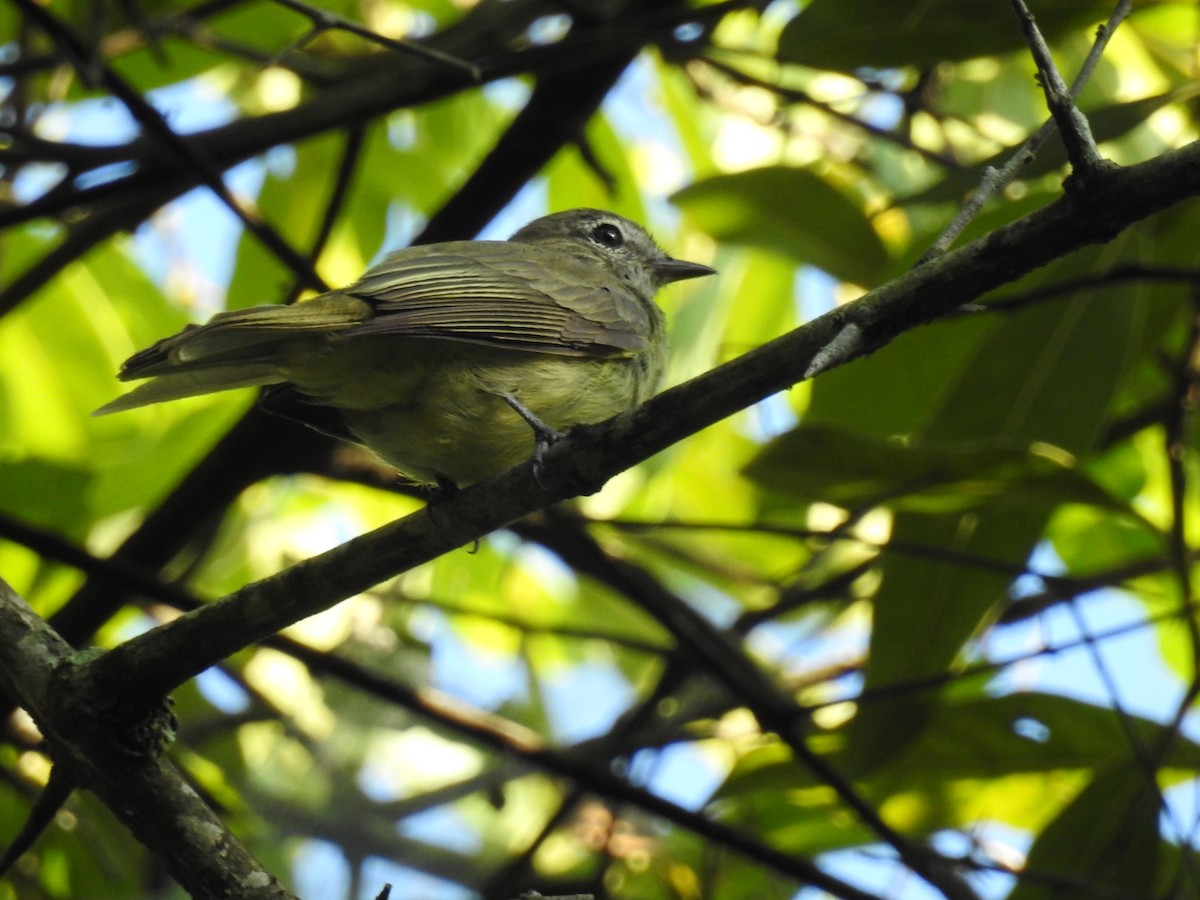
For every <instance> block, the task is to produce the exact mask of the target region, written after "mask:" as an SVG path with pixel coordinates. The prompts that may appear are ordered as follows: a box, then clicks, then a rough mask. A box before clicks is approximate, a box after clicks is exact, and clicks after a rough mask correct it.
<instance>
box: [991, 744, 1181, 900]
mask: <svg viewBox="0 0 1200 900" xmlns="http://www.w3.org/2000/svg"><path fill="white" fill-rule="evenodd" d="M1158 814H1159V805H1158V793H1157V791H1156V790H1154V789H1153V787H1152V786H1151V785H1150V784H1149V783H1148V781H1147V778H1146V774H1145V772H1144V770H1143V767H1142V766H1140V765H1138V764H1136V763H1134V762H1132V761H1126V762H1121V763H1118V764H1116V765H1111V766H1108V767H1105V768H1102V769H1101V770H1100V771H1099V772H1098V773H1097V774H1096V776H1095V777H1094V778H1093V779H1092V781H1091V783H1089V784H1088V786H1087V787H1086V788H1084V789H1083V790H1082V791H1081V792H1080V794H1079V796H1078V797H1076V798H1075V800H1074V802H1072V803H1071V804H1070V805H1069V806H1068V807H1067V808H1066V809H1064V810H1063V811H1062V812H1061V813H1059V815H1058V816H1057V817H1056V818H1055V819H1054V821H1053V822H1051V823H1050V824H1049V825H1048V826H1047V827H1046V829H1045V830H1044V831H1043V832H1042V833H1041V835H1040V836H1039V837H1038V839H1037V842H1036V843H1034V845H1033V847H1032V849H1031V850H1030V851H1029V856H1028V858H1027V859H1026V862H1025V868H1026V871H1028V872H1029V873H1031V875H1033V876H1036V875H1041V876H1050V877H1048V878H1046V879H1045V880H1043V879H1041V878H1036V877H1030V878H1028V879H1022V880H1021V881H1019V882H1018V884H1017V886H1016V888H1014V889H1013V891H1012V893H1011V894H1009V895H1008V900H1091V898H1093V897H1097V896H1105V894H1106V893H1107V892H1108V891H1114V892H1120V894H1121V896H1134V897H1152V896H1155V892H1154V889H1153V888H1154V883H1155V870H1156V863H1157V860H1158V850H1159V845H1160V841H1159V833H1158ZM1054 875H1060V876H1062V878H1063V880H1062V881H1054V880H1053V878H1052V876H1054Z"/></svg>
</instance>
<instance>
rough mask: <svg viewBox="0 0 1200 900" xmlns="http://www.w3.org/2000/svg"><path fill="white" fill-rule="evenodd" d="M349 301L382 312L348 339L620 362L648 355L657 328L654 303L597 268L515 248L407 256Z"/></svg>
mask: <svg viewBox="0 0 1200 900" xmlns="http://www.w3.org/2000/svg"><path fill="white" fill-rule="evenodd" d="M468 248H469V249H468ZM344 293H346V294H349V295H351V296H353V297H356V298H358V299H360V300H364V301H366V302H367V303H369V304H370V305H371V307H372V308H373V309H374V315H372V316H371V317H369V318H368V319H366V320H365V321H363V322H361V323H359V324H357V325H355V326H353V327H352V328H350V329H348V330H346V331H345V332H343V335H344V336H346V337H348V338H349V337H354V336H356V335H378V334H400V335H409V336H414V337H431V338H442V339H447V340H457V341H468V342H471V343H478V344H485V345H489V346H496V347H509V348H513V349H522V350H533V351H537V352H541V353H557V354H563V355H569V356H616V355H623V354H627V353H632V352H636V351H638V350H641V349H642V348H644V347H645V346H646V343H647V340H648V338H649V335H650V334H652V333H653V330H654V329H655V328H656V327H657V323H656V322H655V321H654V319H653V313H652V312H651V311H650V309H648V304H646V303H643V302H642V301H640V300H639V299H638V297H637V296H636V295H635V294H634V293H633V292H632V291H631V290H630V289H629V288H628V287H626V286H625V285H624V284H623V283H622V282H620V280H619V279H617V277H616V276H615V275H609V274H608V273H607V270H605V269H603V268H599V267H597V266H596V264H595V263H592V262H589V261H587V260H580V259H576V258H575V257H573V256H571V255H570V254H569V253H566V252H564V251H562V250H557V249H553V248H549V249H547V248H542V247H538V246H536V245H530V244H514V243H510V242H507V241H487V242H471V243H469V244H468V243H464V244H461V245H459V244H444V245H441V246H440V247H439V248H438V249H437V250H436V251H431V250H430V248H421V247H413V248H409V249H406V250H401V251H399V252H397V253H393V254H391V255H390V256H388V257H387V258H385V259H384V260H383V262H382V263H380V264H379V265H378V266H376V267H374V268H373V269H371V270H370V271H368V272H367V273H366V274H365V275H363V277H362V278H361V279H359V281H358V282H356V283H355V284H353V285H351V286H350V287H349V288H346V289H345V291H344Z"/></svg>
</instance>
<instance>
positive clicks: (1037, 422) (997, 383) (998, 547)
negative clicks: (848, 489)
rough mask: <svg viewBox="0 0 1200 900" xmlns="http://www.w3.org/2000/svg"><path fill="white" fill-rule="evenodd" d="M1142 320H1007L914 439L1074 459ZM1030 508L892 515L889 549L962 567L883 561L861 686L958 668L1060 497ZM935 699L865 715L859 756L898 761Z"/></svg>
mask: <svg viewBox="0 0 1200 900" xmlns="http://www.w3.org/2000/svg"><path fill="white" fill-rule="evenodd" d="M1120 243H1121V242H1118V245H1117V246H1116V247H1109V248H1107V249H1106V250H1104V251H1100V252H1093V253H1085V254H1081V255H1080V256H1079V257H1077V258H1076V259H1075V260H1073V261H1072V263H1071V265H1070V266H1064V268H1077V267H1078V266H1080V265H1081V264H1083V265H1085V266H1086V265H1092V266H1107V265H1108V264H1110V262H1111V259H1109V257H1110V256H1113V255H1115V254H1116V253H1117V252H1118V250H1119V244H1120ZM1062 274H1063V273H1062V272H1061V271H1060V272H1059V273H1058V275H1059V276H1060V277H1061V276H1062ZM1141 322H1142V317H1141V311H1140V304H1139V303H1138V302H1130V300H1129V298H1126V297H1110V296H1097V297H1093V296H1091V295H1090V294H1089V293H1087V292H1081V293H1080V294H1078V295H1076V296H1074V297H1072V298H1071V299H1069V300H1063V301H1061V302H1058V303H1054V304H1046V305H1043V306H1040V307H1036V306H1035V307H1030V308H1027V309H1025V310H1023V311H1022V312H1021V313H1019V314H1016V315H1013V316H1011V317H1010V318H1008V319H1006V320H1005V321H1003V322H1002V323H1001V324H1000V326H999V327H998V328H996V330H994V331H993V332H992V333H991V334H990V335H989V337H988V340H987V341H985V342H984V343H983V344H982V345H981V346H980V348H979V350H978V352H977V353H976V354H975V357H974V359H973V360H972V361H971V364H970V365H969V366H967V367H965V368H964V369H962V370H961V371H959V372H958V375H957V382H956V383H955V384H954V386H953V387H952V388H951V389H950V391H949V393H948V394H947V395H946V397H945V399H944V400H943V402H942V404H941V407H940V409H939V410H938V411H937V413H936V414H935V416H934V417H933V419H932V420H931V421H930V422H929V424H928V425H927V426H926V427H924V428H923V429H922V430H921V431H920V432H919V436H918V437H917V438H916V439H915V442H917V443H920V444H921V445H923V446H929V447H938V446H944V445H946V444H947V443H949V444H951V445H953V444H954V443H959V442H977V443H978V444H979V445H980V446H988V445H999V446H1005V445H1009V446H1011V445H1012V444H1013V443H1014V442H1025V443H1030V444H1032V443H1033V442H1042V443H1045V444H1050V445H1054V446H1057V447H1059V448H1061V449H1062V450H1065V451H1066V452H1068V453H1071V454H1075V455H1081V454H1082V453H1084V452H1085V451H1086V450H1087V449H1088V448H1090V447H1091V446H1092V444H1093V443H1094V441H1095V440H1096V439H1097V437H1098V436H1099V434H1100V430H1101V426H1102V423H1103V421H1104V416H1105V412H1106V411H1107V409H1108V408H1109V407H1110V405H1111V403H1112V399H1113V395H1114V393H1115V391H1116V390H1117V386H1118V384H1119V383H1120V379H1121V375H1122V373H1123V371H1124V370H1125V367H1126V365H1127V362H1128V359H1129V355H1130V352H1131V348H1133V347H1135V346H1138V345H1139V342H1140V338H1139V336H1138V332H1139V330H1140V325H1141ZM885 377H886V376H885ZM891 377H903V376H902V374H901V373H892V375H891ZM1034 499H1035V498H1028V499H1024V500H1020V499H1017V498H1014V497H1008V496H1001V497H998V498H996V499H995V500H994V501H992V502H990V503H988V504H985V505H981V506H980V507H978V508H976V509H973V510H969V511H967V512H963V513H951V514H947V515H926V514H921V513H916V512H911V513H910V512H903V513H900V514H898V515H897V516H896V517H895V520H894V522H893V528H892V539H893V540H894V541H896V542H897V543H900V544H903V545H906V546H914V545H915V546H922V547H930V548H937V547H944V548H947V549H948V550H950V551H953V554H954V557H955V559H958V560H960V561H959V562H957V563H953V564H951V563H950V562H947V563H946V564H944V565H941V566H939V567H937V569H936V570H932V571H931V569H930V566H929V563H928V562H927V561H924V560H919V559H916V558H913V557H910V556H905V555H901V554H884V556H883V557H882V560H881V574H882V583H881V585H880V588H879V591H878V593H877V594H876V597H875V605H874V609H875V612H874V627H873V628H872V632H871V646H870V657H869V662H868V666H867V676H866V687H867V688H868V689H871V688H875V687H879V686H882V685H885V684H895V683H897V682H905V681H909V680H912V679H920V678H923V677H926V676H930V675H934V674H938V673H941V672H944V671H946V670H947V669H948V668H949V667H950V666H952V665H953V663H954V660H955V659H956V658H957V657H958V655H959V654H960V653H961V652H962V650H963V647H964V646H965V644H966V642H967V641H968V640H970V638H971V637H972V636H973V635H974V634H975V633H976V632H977V631H978V629H979V628H980V627H981V626H982V624H983V623H984V622H985V621H986V619H987V617H988V615H989V614H990V612H991V610H993V609H994V607H995V605H996V604H997V603H998V602H999V601H1000V600H1001V598H1002V597H1003V596H1004V595H1005V593H1006V591H1007V590H1008V588H1009V584H1010V581H1011V578H1010V576H1008V575H1006V574H1003V567H1004V566H1019V565H1020V564H1022V563H1024V561H1025V560H1026V559H1027V558H1028V556H1029V554H1030V553H1031V552H1032V550H1033V548H1034V546H1035V545H1036V543H1037V541H1038V539H1039V538H1040V537H1041V536H1042V534H1043V531H1044V529H1045V526H1046V522H1047V519H1048V517H1049V515H1050V513H1051V511H1052V510H1053V509H1054V506H1055V504H1056V499H1055V498H1054V497H1053V496H1052V495H1047V496H1045V497H1044V498H1043V499H1042V501H1041V502H1040V503H1038V502H1031V501H1032V500H1034ZM972 557H977V558H980V559H983V560H988V561H993V562H994V563H997V564H999V565H1000V571H997V569H996V566H993V565H987V566H980V565H972V564H970V563H969V562H967V560H969V559H970V558H972ZM934 702H935V697H934V696H933V695H926V696H923V697H918V698H910V699H906V700H904V701H901V702H897V703H895V704H892V705H889V706H888V707H887V708H879V709H871V710H870V711H869V712H867V713H866V714H861V715H860V716H859V717H858V718H857V719H856V720H855V723H854V729H853V736H854V743H855V745H856V747H857V748H858V750H859V752H861V753H863V754H866V755H867V756H868V757H874V758H877V759H883V758H885V757H886V755H887V754H889V753H894V752H895V750H896V748H897V747H899V746H902V745H903V743H904V741H905V740H906V739H909V738H911V737H912V736H913V735H915V734H916V733H917V732H918V731H919V730H920V728H921V727H922V724H923V722H924V721H925V718H926V716H927V715H928V713H929V712H930V710H931V705H932V704H933V703H934Z"/></svg>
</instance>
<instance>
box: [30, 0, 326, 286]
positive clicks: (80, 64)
mask: <svg viewBox="0 0 1200 900" xmlns="http://www.w3.org/2000/svg"><path fill="white" fill-rule="evenodd" d="M14 2H15V3H16V4H17V5H18V6H19V7H20V8H21V10H22V12H23V13H25V15H27V16H28V17H29V18H30V19H31V20H33V21H34V22H35V23H36V24H37V26H38V27H39V28H41V29H42V31H44V32H45V33H46V35H47V36H48V37H50V39H51V40H53V41H54V43H55V44H56V45H57V46H58V47H59V48H60V49H61V50H62V51H63V52H64V53H65V54H66V55H67V56H68V58H69V59H71V60H72V62H73V64H74V65H75V66H76V68H77V70H78V71H79V73H80V75H81V77H85V78H87V77H90V76H92V75H94V76H95V77H97V78H98V79H99V80H100V81H101V82H102V83H103V84H104V86H105V87H106V88H107V89H108V90H109V91H111V92H112V94H113V96H115V97H116V98H117V99H118V100H120V101H121V102H122V103H123V104H125V106H126V108H127V109H128V110H129V112H130V114H131V115H132V116H133V117H134V119H136V120H137V121H138V122H139V123H140V124H141V125H142V127H143V128H145V129H146V131H147V132H148V133H150V134H152V135H154V137H155V138H157V139H158V141H159V142H160V143H161V144H162V145H163V147H164V148H165V149H166V150H168V151H169V152H170V153H171V154H172V155H174V156H175V157H177V158H178V159H179V160H180V161H181V162H183V163H185V164H186V165H188V166H190V167H191V168H192V169H193V171H195V172H196V173H197V175H198V176H199V180H200V181H201V183H203V184H205V185H206V186H207V187H208V188H209V189H210V190H211V191H212V192H213V193H214V194H216V195H217V197H218V198H219V199H220V200H221V202H222V203H224V204H225V206H227V207H228V208H229V210H230V211H231V212H232V213H233V214H234V215H235V216H237V217H238V219H239V220H241V222H242V224H243V225H245V226H246V228H247V230H249V231H250V232H251V233H252V234H254V235H255V237H257V238H258V239H259V240H260V241H262V243H263V244H264V245H265V246H266V247H267V248H268V249H269V250H271V252H272V253H274V254H275V255H276V256H277V257H279V259H280V260H282V261H283V262H284V263H286V264H287V265H288V266H289V267H290V268H291V269H292V271H294V272H296V273H297V275H299V276H300V277H301V278H303V279H304V281H305V283H306V284H308V285H309V286H310V287H313V288H315V289H317V290H321V291H324V290H328V289H329V286H328V285H326V284H325V282H324V281H323V280H322V279H321V276H320V275H318V274H317V273H316V271H315V270H314V269H313V268H312V266H311V265H310V264H309V263H308V261H307V260H305V259H304V258H303V257H302V256H300V254H298V253H297V252H296V251H295V250H294V249H293V248H292V247H291V245H290V244H288V243H287V241H285V240H284V239H283V237H282V236H281V235H280V234H279V233H278V232H277V231H275V229H274V228H272V227H271V226H270V225H268V224H267V223H266V222H265V221H264V220H263V219H262V217H261V216H259V215H258V214H257V213H254V212H252V211H250V210H248V209H246V208H245V207H244V206H243V205H242V204H241V203H240V202H239V201H238V200H237V198H236V197H234V196H233V193H232V192H231V191H230V190H229V188H228V187H227V186H226V184H225V182H224V180H223V178H222V177H221V172H220V169H219V168H217V166H216V165H215V164H214V163H213V161H212V160H211V159H210V158H209V157H208V155H207V154H206V153H204V151H203V150H201V149H200V148H199V147H198V146H196V144H195V143H194V142H192V141H189V140H188V139H187V138H185V137H184V136H182V135H180V134H177V133H176V132H175V131H174V129H172V128H171V127H170V125H168V124H167V121H166V119H164V118H163V116H162V114H161V113H160V112H159V111H158V110H157V109H155V108H154V107H153V106H152V105H151V104H150V103H149V102H148V101H147V100H146V99H145V98H144V97H143V96H142V95H141V94H140V93H139V92H138V91H136V90H135V89H134V88H133V87H132V86H131V85H129V84H128V83H127V82H126V81H125V80H124V79H123V78H121V77H120V76H119V75H117V73H116V72H115V71H114V70H113V69H112V68H111V67H110V66H108V65H107V64H105V63H104V62H103V61H102V60H98V59H96V60H93V59H92V58H91V54H90V53H89V50H88V47H87V46H86V45H85V44H84V43H83V42H82V41H81V40H80V39H79V38H78V37H77V36H76V35H75V34H74V33H73V32H72V31H71V30H70V29H69V28H67V27H66V26H65V25H64V24H62V23H61V22H59V21H58V19H56V18H55V17H54V16H53V15H51V14H50V12H49V11H48V10H46V9H44V8H43V7H42V6H40V5H39V4H38V3H36V2H35V0H14Z"/></svg>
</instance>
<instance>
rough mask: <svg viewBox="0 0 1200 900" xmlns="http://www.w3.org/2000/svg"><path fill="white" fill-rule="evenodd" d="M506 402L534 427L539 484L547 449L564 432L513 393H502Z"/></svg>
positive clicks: (534, 451) (535, 475)
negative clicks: (544, 419)
mask: <svg viewBox="0 0 1200 900" xmlns="http://www.w3.org/2000/svg"><path fill="white" fill-rule="evenodd" d="M500 396H501V397H502V398H503V399H504V402H505V403H507V404H508V405H509V406H511V407H512V409H513V412H515V413H516V414H517V415H518V416H520V417H521V418H522V419H524V420H525V424H526V425H528V426H529V427H530V428H531V429H533V477H534V478H535V479H536V480H537V483H538V484H541V485H542V487H545V485H544V484H542V470H543V465H544V460H545V458H546V451H547V450H549V449H550V448H551V447H553V446H554V445H555V444H557V443H558V442H559V441H561V440H562V439H563V433H562V432H561V431H558V430H556V429H554V428H552V427H550V426H549V425H547V424H546V423H545V422H543V421H542V420H541V419H539V418H538V417H537V415H536V414H535V413H533V412H532V411H531V410H530V409H529V408H528V407H527V406H526V405H525V404H524V403H522V402H521V401H520V400H518V399H517V398H516V397H514V396H513V395H512V394H501V395H500Z"/></svg>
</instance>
